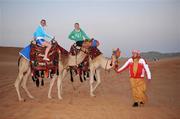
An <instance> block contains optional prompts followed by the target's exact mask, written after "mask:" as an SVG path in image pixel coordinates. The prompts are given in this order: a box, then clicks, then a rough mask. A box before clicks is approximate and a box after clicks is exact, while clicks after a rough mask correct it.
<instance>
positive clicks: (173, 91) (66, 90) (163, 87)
mask: <svg viewBox="0 0 180 119" xmlns="http://www.w3.org/2000/svg"><path fill="white" fill-rule="evenodd" d="M19 50H20V49H17V48H2V47H1V48H0V119H180V57H179V58H178V57H177V58H168V59H162V60H159V61H156V62H148V63H149V65H150V69H151V72H152V80H151V82H147V83H148V85H147V86H148V91H147V94H148V97H149V100H148V102H147V104H146V105H145V106H144V107H138V108H133V107H132V103H133V100H132V96H131V88H130V83H129V80H128V71H125V72H124V73H122V74H116V73H115V72H114V71H113V70H112V71H110V72H105V71H104V70H102V72H101V79H102V83H101V85H100V86H99V87H98V89H97V91H96V92H95V94H96V97H93V98H92V97H90V96H89V82H88V81H84V82H83V83H81V82H80V81H79V78H78V77H76V80H75V82H74V83H71V82H70V78H69V75H68V76H67V77H66V79H65V80H64V81H63V95H62V96H63V100H58V98H57V87H56V85H54V87H53V93H52V96H53V99H52V100H49V99H48V98H47V91H48V88H49V79H47V80H45V86H43V87H39V88H37V87H36V86H35V84H34V82H33V81H32V80H31V79H29V80H28V88H29V90H30V91H31V93H32V94H33V96H35V99H34V100H32V99H29V98H28V97H27V95H26V94H25V92H24V90H23V89H22V90H21V92H22V96H23V97H24V98H25V99H26V100H25V102H19V101H18V98H17V94H16V91H15V87H14V82H15V79H16V76H17V73H18V66H17V60H18V57H19V55H18V51H19ZM123 63H124V61H122V62H121V65H122V64H123Z"/></svg>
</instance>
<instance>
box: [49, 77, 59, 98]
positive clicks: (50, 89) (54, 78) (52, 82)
mask: <svg viewBox="0 0 180 119" xmlns="http://www.w3.org/2000/svg"><path fill="white" fill-rule="evenodd" d="M56 79H57V75H54V76H53V78H52V79H51V81H50V86H49V91H48V98H49V99H52V96H51V92H52V87H53V85H54V82H55V80H56Z"/></svg>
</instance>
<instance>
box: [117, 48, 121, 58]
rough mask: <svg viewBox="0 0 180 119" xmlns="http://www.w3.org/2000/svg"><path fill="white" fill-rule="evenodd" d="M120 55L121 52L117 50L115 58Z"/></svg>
mask: <svg viewBox="0 0 180 119" xmlns="http://www.w3.org/2000/svg"><path fill="white" fill-rule="evenodd" d="M120 55H121V51H120V50H119V48H117V49H116V57H120Z"/></svg>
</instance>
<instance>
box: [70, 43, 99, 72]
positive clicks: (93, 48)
mask: <svg viewBox="0 0 180 119" xmlns="http://www.w3.org/2000/svg"><path fill="white" fill-rule="evenodd" d="M98 45H99V42H98V41H97V40H91V45H90V47H88V52H87V56H86V57H85V59H84V60H83V62H82V63H81V64H79V65H78V66H72V67H70V68H71V69H73V70H75V71H76V70H78V71H79V73H80V74H81V73H82V71H89V58H91V59H94V58H96V57H98V56H99V55H101V54H102V53H101V51H100V50H99V49H98V48H97V46H98ZM80 51H81V47H79V46H77V45H76V44H73V45H72V46H71V49H70V53H71V55H74V56H75V55H77V54H78V53H79V52H80ZM76 72H77V71H76Z"/></svg>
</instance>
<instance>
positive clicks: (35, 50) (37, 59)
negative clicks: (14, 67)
mask: <svg viewBox="0 0 180 119" xmlns="http://www.w3.org/2000/svg"><path fill="white" fill-rule="evenodd" d="M45 49H46V48H45V47H41V46H38V45H37V44H33V43H31V45H30V65H31V72H32V76H34V77H35V78H38V77H42V78H44V77H46V78H48V77H52V75H53V74H58V63H59V54H60V50H59V45H58V43H57V42H54V43H52V47H51V49H50V51H49V52H48V58H49V59H50V60H49V61H45V60H43V57H44V54H45Z"/></svg>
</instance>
